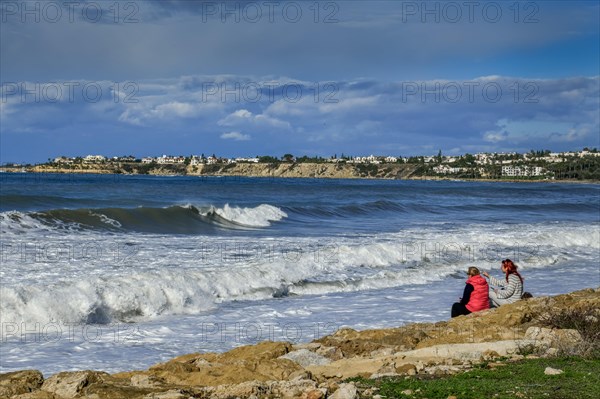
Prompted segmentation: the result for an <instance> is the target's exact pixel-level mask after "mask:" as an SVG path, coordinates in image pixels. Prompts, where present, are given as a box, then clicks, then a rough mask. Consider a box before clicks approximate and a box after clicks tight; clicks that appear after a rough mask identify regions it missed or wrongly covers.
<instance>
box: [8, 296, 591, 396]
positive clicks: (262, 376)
mask: <svg viewBox="0 0 600 399" xmlns="http://www.w3.org/2000/svg"><path fill="white" fill-rule="evenodd" d="M567 309H568V310H577V309H581V310H588V311H589V310H592V311H595V312H596V313H599V314H597V315H592V316H590V317H600V310H599V309H600V289H596V290H593V289H588V290H582V291H578V292H574V293H571V294H567V295H559V296H556V297H542V298H533V299H529V300H523V301H519V302H517V303H514V304H511V305H506V306H503V307H501V308H499V309H492V310H487V311H483V312H479V313H474V314H471V315H469V316H461V317H458V318H456V319H452V320H449V321H444V322H439V323H420V324H412V325H408V326H405V327H399V328H391V329H382V330H367V331H355V330H352V329H342V330H339V331H337V332H336V333H335V334H333V335H330V336H327V337H323V338H321V339H319V340H316V341H313V342H311V343H308V344H299V345H292V344H290V343H286V342H262V343H260V344H257V345H251V346H243V347H239V348H236V349H233V350H231V351H229V352H226V353H204V354H201V353H194V354H189V355H184V356H180V357H177V358H175V359H172V360H170V361H168V362H165V363H160V364H157V365H155V366H152V367H150V368H149V369H148V370H144V371H131V372H123V373H117V374H113V375H109V374H107V373H102V372H95V371H77V372H63V373H58V374H55V375H53V376H51V377H49V378H48V379H46V380H44V379H43V377H42V375H41V373H39V372H37V371H31V370H27V371H19V372H15V373H6V374H2V375H0V398H11V399H16V398H19V399H67V398H90V399H91V398H94V399H101V398H102V399H103V398H106V399H116V398H128V399H137V398H139V399H150V398H155V399H184V398H185V399H188V398H216V399H219V398H222V399H225V398H304V399H325V398H338V399H340V398H357V397H372V396H373V392H367V391H364V392H358V388H357V387H356V386H355V385H354V384H352V383H347V382H344V380H346V379H347V378H350V377H357V376H361V377H366V378H380V377H384V376H407V377H410V376H414V375H433V376H436V375H446V374H454V373H459V372H462V371H464V370H468V369H470V368H471V367H473V366H474V365H476V364H479V363H481V362H483V361H486V362H489V364H490V367H500V366H501V365H502V363H498V362H495V360H496V359H498V358H507V357H512V358H514V359H520V358H523V357H524V354H526V353H536V354H537V355H541V356H544V355H551V354H553V353H556V351H558V350H562V349H564V348H568V347H573V346H576V345H578V344H579V343H580V342H581V341H582V339H583V338H582V336H581V334H580V333H579V332H578V331H576V330H557V329H550V328H547V327H544V326H543V322H542V321H543V320H544V319H545V317H547V315H548V312H550V311H553V312H556V311H561V310H567ZM549 372H550V371H549ZM552 372H554V371H552Z"/></svg>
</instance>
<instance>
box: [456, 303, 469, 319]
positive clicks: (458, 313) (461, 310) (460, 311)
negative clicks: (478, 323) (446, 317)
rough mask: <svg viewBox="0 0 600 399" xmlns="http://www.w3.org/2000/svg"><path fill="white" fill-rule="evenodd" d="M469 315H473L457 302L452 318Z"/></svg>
mask: <svg viewBox="0 0 600 399" xmlns="http://www.w3.org/2000/svg"><path fill="white" fill-rule="evenodd" d="M468 314H471V312H470V311H469V309H467V308H466V307H465V305H463V304H462V303H460V302H455V303H454V305H452V317H456V316H462V315H468Z"/></svg>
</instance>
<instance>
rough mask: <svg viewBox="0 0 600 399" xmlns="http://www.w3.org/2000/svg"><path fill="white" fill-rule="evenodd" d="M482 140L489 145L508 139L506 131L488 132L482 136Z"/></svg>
mask: <svg viewBox="0 0 600 399" xmlns="http://www.w3.org/2000/svg"><path fill="white" fill-rule="evenodd" d="M483 139H484V140H485V141H489V142H490V143H499V142H501V141H505V140H507V139H508V132H507V131H506V130H504V131H501V132H496V131H493V130H490V131H487V132H485V133H484V134H483Z"/></svg>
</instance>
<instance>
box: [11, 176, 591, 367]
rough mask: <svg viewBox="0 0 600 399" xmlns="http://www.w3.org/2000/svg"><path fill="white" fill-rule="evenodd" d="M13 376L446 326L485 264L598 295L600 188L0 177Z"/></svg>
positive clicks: (533, 285) (538, 286) (532, 283)
mask: <svg viewBox="0 0 600 399" xmlns="http://www.w3.org/2000/svg"><path fill="white" fill-rule="evenodd" d="M0 182H1V184H2V186H1V187H2V189H1V196H0V212H1V213H0V229H1V237H0V240H1V243H0V249H1V254H0V255H1V267H0V281H1V286H0V325H1V340H2V341H1V343H2V345H1V347H0V372H7V371H11V370H18V369H25V368H34V369H39V370H41V371H42V372H43V373H44V374H45V375H49V374H51V373H55V372H57V371H62V370H81V369H98V370H105V371H109V372H117V371H123V370H131V369H145V368H147V367H149V366H150V365H152V364H155V363H158V362H160V361H164V360H167V359H169V358H172V357H174V356H177V355H181V354H185V353H191V352H207V351H226V350H229V349H231V348H233V347H236V346H239V345H245V344H252V343H256V342H258V341H262V340H265V339H270V340H287V341H292V342H307V341H310V340H312V339H315V338H318V337H321V336H323V335H326V334H330V333H332V332H334V331H336V330H337V329H339V328H342V327H351V328H355V329H367V328H381V327H394V326H399V325H403V324H406V323H410V322H416V321H439V320H444V319H447V318H448V317H449V313H450V306H451V304H452V302H454V301H456V300H457V299H458V297H459V296H460V295H461V294H462V290H463V288H464V280H465V277H466V274H465V271H466V269H467V267H468V266H471V265H475V266H478V267H480V268H481V269H483V270H488V271H490V272H491V273H494V274H495V275H496V276H500V272H499V265H500V260H501V259H503V258H507V257H508V258H511V259H513V260H514V261H515V263H517V264H518V265H519V267H520V270H521V272H522V274H523V276H524V277H525V289H526V290H527V291H530V292H532V293H533V294H534V295H549V294H558V293H566V292H570V291H573V290H577V289H582V288H590V287H591V288H595V287H598V286H600V186H599V185H583V184H558V183H552V184H548V183H494V182H489V183H488V182H457V181H453V182H444V181H381V180H318V179H271V178H241V177H240V178H235V177H223V178H218V177H210V178H206V177H151V176H100V175H35V174H26V173H22V174H9V173H3V174H1V175H0Z"/></svg>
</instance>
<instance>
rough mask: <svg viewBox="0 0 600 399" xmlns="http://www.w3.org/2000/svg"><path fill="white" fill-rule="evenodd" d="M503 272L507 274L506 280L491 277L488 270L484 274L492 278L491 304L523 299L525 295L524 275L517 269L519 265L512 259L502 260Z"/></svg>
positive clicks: (496, 304) (497, 304)
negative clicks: (522, 296)
mask: <svg viewBox="0 0 600 399" xmlns="http://www.w3.org/2000/svg"><path fill="white" fill-rule="evenodd" d="M501 270H502V273H505V275H506V281H504V280H498V279H496V278H494V277H490V275H489V274H488V273H487V272H483V275H484V276H485V277H487V278H489V279H490V286H494V287H495V288H492V287H490V306H492V307H498V306H501V305H506V304H508V303H513V302H516V301H518V300H519V299H521V295H523V277H521V275H520V274H519V272H518V271H517V265H515V264H514V263H513V261H512V260H510V259H505V260H503V261H502V267H501Z"/></svg>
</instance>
